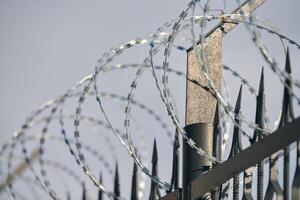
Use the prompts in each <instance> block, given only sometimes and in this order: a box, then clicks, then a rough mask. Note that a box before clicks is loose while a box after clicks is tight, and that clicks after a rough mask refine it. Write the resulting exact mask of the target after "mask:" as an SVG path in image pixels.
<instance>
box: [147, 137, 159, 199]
mask: <svg viewBox="0 0 300 200" xmlns="http://www.w3.org/2000/svg"><path fill="white" fill-rule="evenodd" d="M157 163H158V156H157V147H156V139H154V143H153V153H152V176H155V177H156V176H158V169H157ZM157 196H158V197H160V196H161V195H160V191H159V188H158V185H157V183H156V182H154V181H153V180H151V187H150V195H149V200H156V197H157Z"/></svg>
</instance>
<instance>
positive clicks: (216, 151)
mask: <svg viewBox="0 0 300 200" xmlns="http://www.w3.org/2000/svg"><path fill="white" fill-rule="evenodd" d="M219 123H220V116H219V104H218V103H217V105H216V111H215V116H214V124H213V125H214V130H213V134H214V136H213V156H215V157H217V158H219V159H220V158H221V154H222V153H221V145H222V144H221V143H222V138H221V130H220V124H219ZM216 165H217V163H214V164H213V167H215V166H216ZM221 190H222V185H220V187H218V188H215V189H214V190H213V191H212V195H211V196H212V198H211V199H212V200H218V199H220V198H221Z"/></svg>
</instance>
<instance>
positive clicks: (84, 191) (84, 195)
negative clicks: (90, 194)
mask: <svg viewBox="0 0 300 200" xmlns="http://www.w3.org/2000/svg"><path fill="white" fill-rule="evenodd" d="M82 200H86V188H85V184H84V183H82Z"/></svg>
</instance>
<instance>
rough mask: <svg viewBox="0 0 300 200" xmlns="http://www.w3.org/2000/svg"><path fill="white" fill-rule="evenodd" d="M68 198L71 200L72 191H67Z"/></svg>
mask: <svg viewBox="0 0 300 200" xmlns="http://www.w3.org/2000/svg"><path fill="white" fill-rule="evenodd" d="M67 200H71V194H70V192H67Z"/></svg>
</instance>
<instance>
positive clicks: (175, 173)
mask: <svg viewBox="0 0 300 200" xmlns="http://www.w3.org/2000/svg"><path fill="white" fill-rule="evenodd" d="M179 148H180V144H179V138H178V131H177V130H176V132H175V139H174V144H173V163H172V177H171V186H173V187H174V188H178V181H179ZM167 192H172V188H171V189H170V190H168V191H167Z"/></svg>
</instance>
